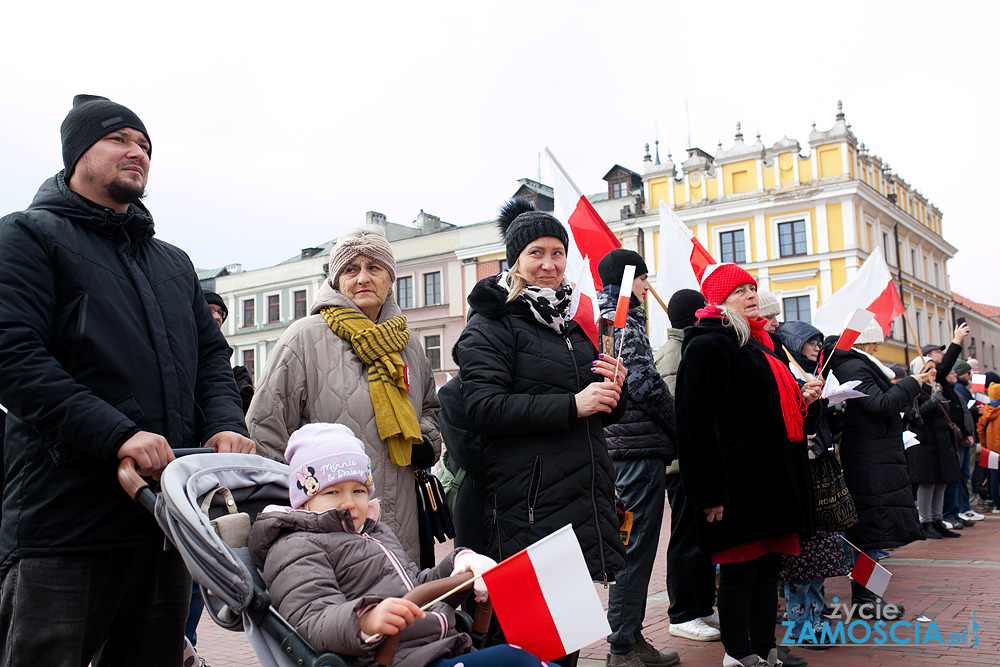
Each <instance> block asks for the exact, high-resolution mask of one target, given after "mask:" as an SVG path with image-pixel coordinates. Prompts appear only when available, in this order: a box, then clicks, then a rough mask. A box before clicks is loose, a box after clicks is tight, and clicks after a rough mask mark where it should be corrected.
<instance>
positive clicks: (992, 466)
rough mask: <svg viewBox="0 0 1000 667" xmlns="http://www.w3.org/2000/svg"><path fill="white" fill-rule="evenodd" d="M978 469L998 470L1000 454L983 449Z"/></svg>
mask: <svg viewBox="0 0 1000 667" xmlns="http://www.w3.org/2000/svg"><path fill="white" fill-rule="evenodd" d="M979 467H980V468H985V469H986V470H1000V454H997V453H996V452H994V451H992V450H989V449H984V450H983V451H982V453H981V454H980V455H979Z"/></svg>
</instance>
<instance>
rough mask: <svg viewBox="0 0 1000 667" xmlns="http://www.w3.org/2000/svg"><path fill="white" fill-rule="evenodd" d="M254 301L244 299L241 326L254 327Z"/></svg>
mask: <svg viewBox="0 0 1000 667" xmlns="http://www.w3.org/2000/svg"><path fill="white" fill-rule="evenodd" d="M253 308H254V300H253V299H244V300H243V326H244V327H252V326H253V325H254V312H253Z"/></svg>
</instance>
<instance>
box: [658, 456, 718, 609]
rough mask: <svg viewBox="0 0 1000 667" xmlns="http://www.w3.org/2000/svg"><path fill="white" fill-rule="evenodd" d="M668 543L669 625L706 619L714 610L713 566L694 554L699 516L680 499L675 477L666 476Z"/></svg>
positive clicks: (687, 503) (701, 556) (679, 485)
mask: <svg viewBox="0 0 1000 667" xmlns="http://www.w3.org/2000/svg"><path fill="white" fill-rule="evenodd" d="M667 498H668V500H669V501H670V542H669V544H668V545H667V595H668V596H669V597H670V608H669V609H668V610H667V614H668V615H669V616H670V622H671V623H687V622H688V621H693V620H694V619H696V618H701V617H703V616H708V615H710V614H711V613H712V608H713V607H714V606H715V565H713V564H712V557H711V556H707V555H705V554H703V553H701V552H700V551H699V550H698V531H697V527H696V526H697V521H698V518H699V516H698V515H699V514H701V513H700V512H698V510H696V509H695V508H694V506H693V505H692V504H691V501H690V500H688V499H687V496H685V495H684V489H683V488H682V487H681V476H680V475H679V474H674V475H667Z"/></svg>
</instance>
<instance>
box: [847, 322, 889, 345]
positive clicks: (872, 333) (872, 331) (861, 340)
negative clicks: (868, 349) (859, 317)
mask: <svg viewBox="0 0 1000 667" xmlns="http://www.w3.org/2000/svg"><path fill="white" fill-rule="evenodd" d="M884 342H885V334H884V333H882V325H881V324H879V323H878V320H872V321H871V322H869V323H868V326H866V327H865V330H864V331H862V332H861V335H860V336H858V339H857V340H856V341H854V344H855V345H864V344H865V343H884Z"/></svg>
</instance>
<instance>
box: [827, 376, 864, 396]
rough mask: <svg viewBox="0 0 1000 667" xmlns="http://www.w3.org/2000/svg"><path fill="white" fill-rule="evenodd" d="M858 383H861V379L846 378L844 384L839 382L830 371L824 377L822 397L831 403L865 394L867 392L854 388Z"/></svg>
mask: <svg viewBox="0 0 1000 667" xmlns="http://www.w3.org/2000/svg"><path fill="white" fill-rule="evenodd" d="M859 384H861V380H848V381H847V382H845V383H844V384H840V380H838V379H837V376H836V375H834V374H833V373H830V375H828V376H827V378H826V384H825V385H823V395H822V397H823V398H825V399H828V400H829V401H830V402H831V403H840V402H841V401H846V400H847V399H849V398H861V397H862V396H867V395H868V394H865V393H863V392H860V391H855V390H854V388H855V387H857V386H858V385H859Z"/></svg>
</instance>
